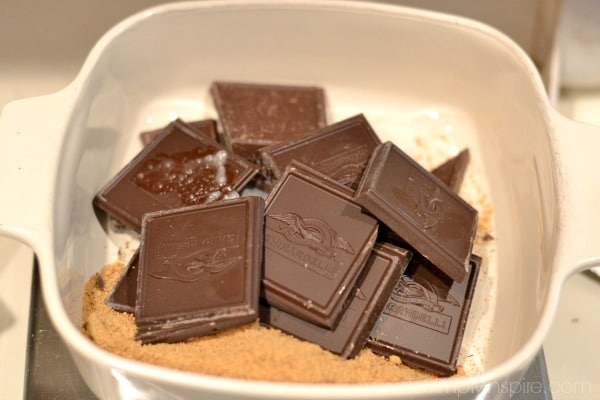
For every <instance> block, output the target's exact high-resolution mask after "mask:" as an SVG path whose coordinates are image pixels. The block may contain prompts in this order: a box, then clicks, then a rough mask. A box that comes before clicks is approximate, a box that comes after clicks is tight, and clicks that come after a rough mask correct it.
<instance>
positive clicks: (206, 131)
mask: <svg viewBox="0 0 600 400" xmlns="http://www.w3.org/2000/svg"><path fill="white" fill-rule="evenodd" d="M181 122H182V123H185V124H187V125H188V127H189V128H190V132H195V133H197V134H198V135H200V136H206V137H208V138H210V139H212V140H214V141H215V142H217V141H218V140H219V137H218V134H217V121H216V120H214V119H203V120H200V121H191V122H183V121H181ZM167 126H168V125H167ZM165 128H166V127H164V128H160V129H154V130H151V131H146V132H142V133H140V139H141V140H142V144H143V145H144V146H146V145H148V144H150V142H152V141H153V140H154V139H156V138H157V137H158V136H159V135H160V133H161V132H162V131H163V129H165Z"/></svg>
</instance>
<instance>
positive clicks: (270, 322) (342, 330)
mask: <svg viewBox="0 0 600 400" xmlns="http://www.w3.org/2000/svg"><path fill="white" fill-rule="evenodd" d="M411 256H412V254H411V252H409V251H408V250H404V249H401V248H399V247H395V246H392V245H388V244H386V245H380V244H376V245H375V247H374V248H373V251H372V252H371V254H370V256H369V259H368V260H367V263H366V265H365V267H364V270H363V272H362V273H361V275H360V277H359V279H358V281H357V283H356V286H355V287H354V289H353V293H352V294H351V295H350V296H351V298H350V302H349V304H348V308H347V309H346V310H345V311H344V314H343V316H342V318H341V320H340V322H339V324H338V325H337V326H336V327H335V329H327V328H323V327H320V326H317V325H314V324H311V323H309V322H306V321H305V320H303V319H301V318H298V317H295V316H293V315H291V314H289V313H286V312H284V311H280V310H278V309H276V308H275V307H268V306H263V305H261V308H260V320H261V323H263V324H265V325H267V326H271V327H274V328H278V329H281V330H282V331H284V332H286V333H289V334H291V335H294V336H296V337H298V338H300V339H303V340H307V341H310V342H313V343H316V344H318V345H319V346H321V347H323V348H324V349H327V350H329V351H331V352H333V353H336V354H339V355H340V356H342V357H345V358H352V357H354V356H356V355H357V354H358V353H359V352H360V350H362V348H363V347H364V346H365V343H366V342H367V339H368V337H369V334H370V332H371V329H372V328H373V325H374V324H375V322H376V321H377V318H378V316H379V314H380V313H381V310H382V309H383V307H384V305H385V304H386V303H387V300H388V298H389V296H390V293H391V291H392V288H393V287H394V286H395V285H396V282H398V279H399V278H400V275H401V274H402V273H403V272H404V270H405V269H406V267H407V265H408V262H409V261H410V258H411Z"/></svg>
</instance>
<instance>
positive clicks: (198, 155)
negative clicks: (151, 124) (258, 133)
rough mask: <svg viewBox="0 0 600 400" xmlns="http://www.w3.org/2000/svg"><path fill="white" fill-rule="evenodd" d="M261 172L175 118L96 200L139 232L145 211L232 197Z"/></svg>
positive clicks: (112, 214)
mask: <svg viewBox="0 0 600 400" xmlns="http://www.w3.org/2000/svg"><path fill="white" fill-rule="evenodd" d="M257 172H258V167H257V166H256V165H253V164H250V163H249V162H248V161H246V160H244V159H242V158H241V157H239V156H236V155H234V154H232V153H230V152H228V151H227V150H225V149H224V148H223V147H222V146H221V145H219V144H218V143H216V142H214V141H213V140H211V139H209V138H205V137H202V136H198V135H196V134H195V133H194V132H192V131H191V130H190V129H189V128H188V127H187V125H186V124H184V123H182V122H181V121H174V122H172V123H171V124H169V126H168V127H167V128H165V129H164V130H163V132H162V133H161V134H160V136H159V137H158V138H156V139H155V140H154V141H153V142H152V143H150V144H149V145H148V146H146V147H145V148H144V149H142V151H141V152H140V153H139V154H138V155H137V156H136V157H135V158H134V159H133V160H132V161H131V162H130V163H129V164H127V165H126V166H125V167H124V168H123V169H122V170H121V171H120V172H119V173H118V174H117V175H116V176H115V177H114V178H113V179H112V180H111V181H110V182H109V183H108V184H107V185H106V186H105V187H104V188H102V190H100V192H99V193H98V194H97V195H96V197H95V198H94V205H95V206H97V207H99V208H101V209H103V210H104V211H106V212H107V213H108V214H109V215H111V216H113V217H114V218H116V219H117V220H119V221H121V222H122V223H124V224H125V225H127V226H129V227H131V228H133V229H134V230H136V231H137V232H139V231H140V227H141V221H142V215H144V214H145V213H148V212H153V211H159V210H167V209H173V208H178V207H183V206H189V205H194V204H203V203H207V202H211V201H214V200H218V199H220V198H227V197H228V196H231V195H232V194H234V195H235V193H234V191H236V190H240V189H241V188H243V187H244V185H245V184H246V183H247V182H248V181H249V180H250V179H251V178H252V177H253V176H254V175H255V174H256V173H257Z"/></svg>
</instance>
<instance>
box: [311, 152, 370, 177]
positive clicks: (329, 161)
mask: <svg viewBox="0 0 600 400" xmlns="http://www.w3.org/2000/svg"><path fill="white" fill-rule="evenodd" d="M369 156H370V152H369V150H368V148H367V145H364V144H363V145H360V146H353V147H352V148H350V149H348V150H346V151H344V152H342V153H339V154H336V155H335V156H332V157H329V158H326V159H324V160H321V161H319V162H318V163H316V164H315V167H316V168H317V169H319V170H320V171H323V172H324V173H326V174H327V175H329V176H331V177H332V178H333V179H335V180H336V181H338V182H340V183H341V184H343V185H354V186H357V185H358V180H359V178H360V177H361V176H362V173H363V171H364V169H365V167H366V165H367V161H368V159H369Z"/></svg>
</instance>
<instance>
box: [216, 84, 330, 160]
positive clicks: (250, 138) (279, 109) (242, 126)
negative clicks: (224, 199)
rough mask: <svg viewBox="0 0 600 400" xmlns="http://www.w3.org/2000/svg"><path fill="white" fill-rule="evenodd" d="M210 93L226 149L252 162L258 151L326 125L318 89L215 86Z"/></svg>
mask: <svg viewBox="0 0 600 400" xmlns="http://www.w3.org/2000/svg"><path fill="white" fill-rule="evenodd" d="M210 93H211V95H212V97H213V101H214V104H215V107H216V109H217V112H218V114H219V120H220V122H221V125H222V129H223V140H224V142H225V145H226V146H227V148H228V149H230V150H232V151H233V152H234V153H236V154H239V155H241V156H243V157H245V158H247V159H249V160H252V161H254V159H255V155H256V151H257V150H258V149H260V148H261V147H264V146H269V145H272V144H274V143H280V142H282V141H287V140H293V139H297V138H300V137H303V136H306V135H309V134H311V133H312V132H314V131H315V130H317V129H319V128H322V127H324V126H325V124H326V120H325V95H324V91H323V89H321V88H319V87H314V86H297V85H296V86H292V85H274V84H256V83H239V82H214V83H213V84H212V86H211V88H210Z"/></svg>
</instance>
